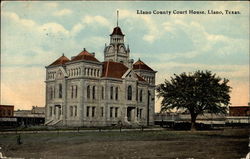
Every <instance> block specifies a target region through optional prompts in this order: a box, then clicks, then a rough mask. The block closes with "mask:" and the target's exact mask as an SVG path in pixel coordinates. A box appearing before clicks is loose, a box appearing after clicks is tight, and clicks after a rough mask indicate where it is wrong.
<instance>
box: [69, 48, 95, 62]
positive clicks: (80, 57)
mask: <svg viewBox="0 0 250 159" xmlns="http://www.w3.org/2000/svg"><path fill="white" fill-rule="evenodd" d="M78 60H88V61H96V62H100V61H98V60H97V59H96V58H95V56H94V55H92V54H91V53H89V52H88V51H87V50H86V49H85V48H84V49H83V51H82V52H80V53H79V54H78V55H77V56H75V57H74V58H73V59H72V60H71V61H78Z"/></svg>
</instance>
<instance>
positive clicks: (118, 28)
mask: <svg viewBox="0 0 250 159" xmlns="http://www.w3.org/2000/svg"><path fill="white" fill-rule="evenodd" d="M112 35H122V36H124V34H123V33H122V30H121V28H120V27H119V26H117V27H115V28H114V30H113V32H112V34H110V36H112Z"/></svg>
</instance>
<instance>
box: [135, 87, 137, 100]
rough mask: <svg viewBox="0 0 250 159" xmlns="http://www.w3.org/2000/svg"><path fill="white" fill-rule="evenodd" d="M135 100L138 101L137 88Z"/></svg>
mask: <svg viewBox="0 0 250 159" xmlns="http://www.w3.org/2000/svg"><path fill="white" fill-rule="evenodd" d="M135 99H136V101H138V88H136V97H135Z"/></svg>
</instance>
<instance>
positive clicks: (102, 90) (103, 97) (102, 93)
mask: <svg viewBox="0 0 250 159" xmlns="http://www.w3.org/2000/svg"><path fill="white" fill-rule="evenodd" d="M102 99H104V87H102Z"/></svg>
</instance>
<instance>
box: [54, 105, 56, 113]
mask: <svg viewBox="0 0 250 159" xmlns="http://www.w3.org/2000/svg"><path fill="white" fill-rule="evenodd" d="M54 115H56V107H55V106H54Z"/></svg>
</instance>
